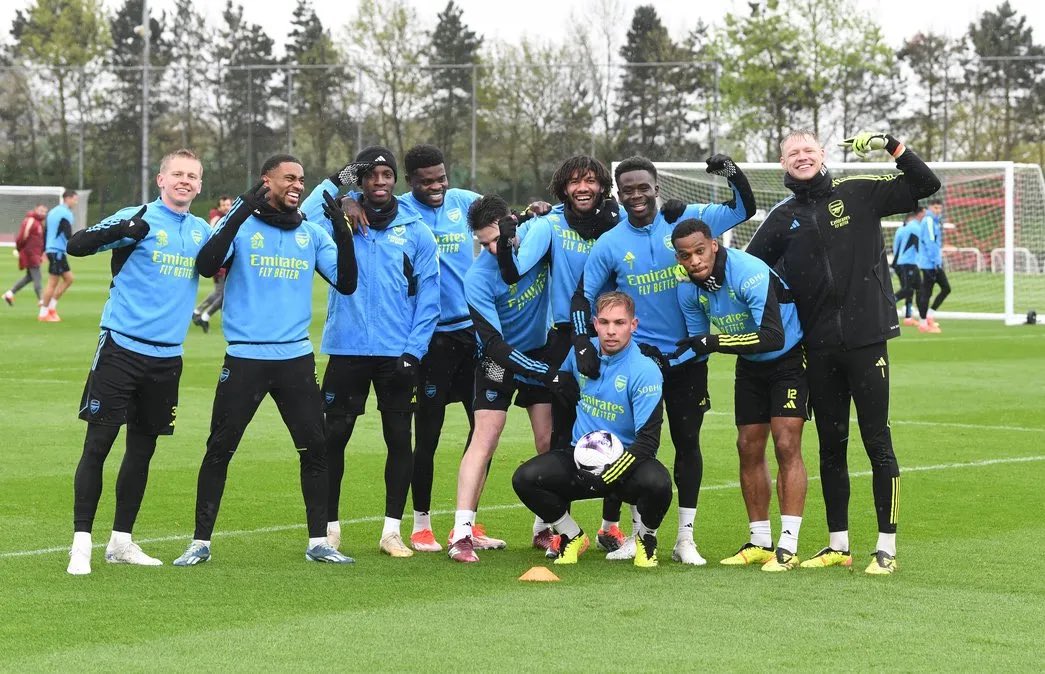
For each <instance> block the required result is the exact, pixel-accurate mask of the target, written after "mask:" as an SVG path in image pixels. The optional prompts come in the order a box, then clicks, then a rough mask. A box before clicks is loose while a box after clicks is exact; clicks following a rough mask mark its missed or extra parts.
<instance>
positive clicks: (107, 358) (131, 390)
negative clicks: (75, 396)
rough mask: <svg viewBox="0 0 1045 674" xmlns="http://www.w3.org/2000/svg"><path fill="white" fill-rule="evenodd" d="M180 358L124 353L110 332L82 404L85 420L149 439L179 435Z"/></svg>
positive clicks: (103, 340) (105, 333)
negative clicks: (176, 432) (176, 421)
mask: <svg viewBox="0 0 1045 674" xmlns="http://www.w3.org/2000/svg"><path fill="white" fill-rule="evenodd" d="M180 379H181V356H174V357H171V358H156V357H153V356H146V355H143V354H140V353H136V352H134V351H131V350H129V349H125V348H123V347H122V346H120V345H119V344H117V343H116V342H114V341H113V338H112V335H111V334H110V333H109V331H108V330H105V331H103V332H102V334H101V335H100V336H99V337H98V350H97V351H96V352H95V355H94V362H93V363H92V364H91V372H90V373H89V374H88V375H87V383H86V384H84V387H83V397H82V398H81V399H80V418H81V419H83V420H84V421H87V422H89V423H92V424H101V425H103V426H122V425H123V424H127V428H128V429H129V430H132V431H135V432H138V433H143V434H146V435H170V434H172V433H174V419H175V416H176V415H177V413H178V381H179V380H180Z"/></svg>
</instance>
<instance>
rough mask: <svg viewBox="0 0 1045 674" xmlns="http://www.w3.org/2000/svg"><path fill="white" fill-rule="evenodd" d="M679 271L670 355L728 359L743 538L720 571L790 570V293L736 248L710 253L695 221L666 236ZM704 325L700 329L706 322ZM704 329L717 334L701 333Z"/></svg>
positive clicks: (795, 446)
mask: <svg viewBox="0 0 1045 674" xmlns="http://www.w3.org/2000/svg"><path fill="white" fill-rule="evenodd" d="M671 243H672V245H673V246H674V247H675V252H676V256H677V257H678V261H679V264H680V265H682V268H683V269H685V271H686V273H687V274H688V275H689V280H690V281H691V282H690V283H679V285H678V299H679V305H680V306H681V307H682V313H683V314H685V316H686V328H687V330H688V332H689V336H688V337H686V338H683V339H681V340H679V342H678V345H679V348H678V349H677V350H676V351H675V352H674V353H672V354H671V356H670V357H671V358H677V357H678V356H680V355H681V354H682V353H684V352H685V351H686V350H689V349H692V350H693V352H694V353H698V354H706V353H712V352H716V351H717V352H719V353H732V354H737V355H738V356H740V357H739V358H737V360H736V381H735V392H734V406H735V419H736V424H737V451H738V452H739V454H740V489H741V492H742V493H743V495H744V505H745V506H746V507H747V513H748V522H749V526H750V532H751V540H750V541H749V542H747V543H746V544H744V545H743V546H742V547H741V548H740V550H738V551H737V553H736V554H735V555H733V556H732V557H729V558H727V559H723V560H722V563H723V564H726V565H741V564H763V566H762V570H763V571H789V570H791V569H794V568H795V567H797V566H798V562H799V559H798V554H797V553H798V533H799V528H800V527H801V526H802V510H803V508H804V507H805V497H806V484H807V479H806V469H805V464H804V463H803V462H802V427H803V424H805V421H806V419H808V418H809V388H808V386H807V385H806V373H805V356H804V354H803V353H802V347H801V346H800V343H801V341H802V328H801V327H800V326H799V324H798V313H797V311H796V310H795V305H794V301H793V300H792V299H791V291H790V290H789V289H788V287H787V285H786V284H785V283H784V282H783V281H781V280H780V277H779V276H777V275H776V272H774V271H773V270H772V269H770V268H769V266H768V265H767V264H766V263H765V262H762V260H759V259H758V258H757V257H754V256H752V255H748V254H747V253H744V252H743V251H739V250H734V249H730V248H726V247H725V246H720V245H719V244H718V241H716V240H715V238H714V237H713V236H712V235H711V228H710V227H708V226H707V224H706V223H704V222H701V221H700V220H683V221H682V222H680V223H679V224H678V226H676V227H675V231H674V232H672V234H671ZM709 322H710V325H709ZM711 325H714V326H715V327H716V328H717V329H718V331H719V334H714V335H713V334H711V329H710V328H711ZM770 432H772V434H773V447H774V448H775V450H776V457H777V464H778V466H779V473H778V474H777V491H778V497H779V499H780V513H781V514H780V541H779V542H778V544H777V547H776V550H775V551H774V550H773V547H772V546H773V537H772V532H771V529H770V526H769V498H770V494H771V491H772V487H771V482H770V479H769V464H768V463H767V462H766V442H767V441H768V439H769V434H770Z"/></svg>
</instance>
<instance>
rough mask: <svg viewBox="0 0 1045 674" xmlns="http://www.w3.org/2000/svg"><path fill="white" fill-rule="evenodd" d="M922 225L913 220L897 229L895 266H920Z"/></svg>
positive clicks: (894, 249) (894, 255)
mask: <svg viewBox="0 0 1045 674" xmlns="http://www.w3.org/2000/svg"><path fill="white" fill-rule="evenodd" d="M920 224H921V223H920V222H919V221H917V220H911V221H910V222H905V223H904V224H903V226H901V227H898V228H897V229H896V236H894V237H893V264H895V265H897V266H900V265H904V264H918V243H919V241H920V236H919V234H920V232H919V230H920Z"/></svg>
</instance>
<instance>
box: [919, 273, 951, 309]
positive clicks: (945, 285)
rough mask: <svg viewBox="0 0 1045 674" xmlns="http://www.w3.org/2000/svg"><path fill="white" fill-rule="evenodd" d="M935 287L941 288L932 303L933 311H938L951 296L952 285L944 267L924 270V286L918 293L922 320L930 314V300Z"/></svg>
mask: <svg viewBox="0 0 1045 674" xmlns="http://www.w3.org/2000/svg"><path fill="white" fill-rule="evenodd" d="M933 285H938V286H940V292H939V293H937V294H936V297H935V299H933V302H932V310H933V311H936V310H937V309H939V308H940V305H941V304H943V301H944V300H945V299H947V296H948V295H950V294H951V284H950V283H949V282H948V281H947V272H945V271H944V270H943V267H939V268H937V269H923V270H922V286H921V288H920V289H919V291H918V312H919V313H921V315H922V318H925V317H926V316H927V315H928V313H929V298H930V297H931V296H932V294H933Z"/></svg>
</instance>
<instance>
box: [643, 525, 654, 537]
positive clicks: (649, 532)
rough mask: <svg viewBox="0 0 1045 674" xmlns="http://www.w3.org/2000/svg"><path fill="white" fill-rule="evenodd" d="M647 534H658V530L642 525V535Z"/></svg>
mask: <svg viewBox="0 0 1045 674" xmlns="http://www.w3.org/2000/svg"><path fill="white" fill-rule="evenodd" d="M646 534H649V535H650V536H656V535H657V530H656V529H647V528H646V527H642V535H643V536H645V535H646Z"/></svg>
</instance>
